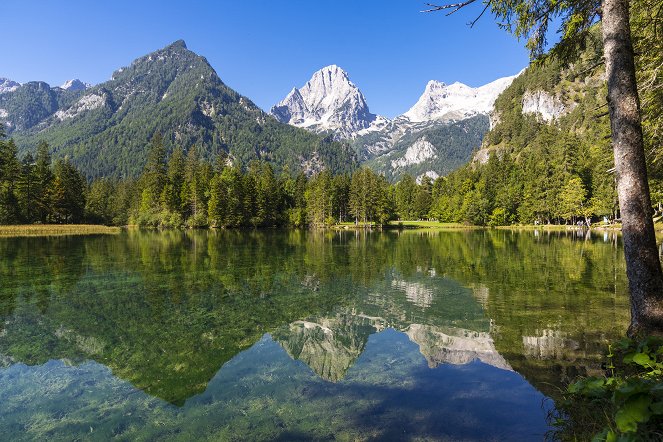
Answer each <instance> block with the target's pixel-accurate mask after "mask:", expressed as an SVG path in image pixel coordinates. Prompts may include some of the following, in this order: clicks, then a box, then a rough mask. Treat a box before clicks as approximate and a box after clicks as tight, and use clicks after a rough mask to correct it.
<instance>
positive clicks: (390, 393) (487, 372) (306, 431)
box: [0, 231, 628, 439]
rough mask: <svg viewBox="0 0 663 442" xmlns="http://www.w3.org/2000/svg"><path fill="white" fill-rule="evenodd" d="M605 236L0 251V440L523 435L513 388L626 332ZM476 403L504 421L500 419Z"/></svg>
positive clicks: (122, 241)
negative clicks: (1, 435) (93, 434)
mask: <svg viewBox="0 0 663 442" xmlns="http://www.w3.org/2000/svg"><path fill="white" fill-rule="evenodd" d="M609 240H610V241H609V242H608V243H607V244H606V243H605V236H604V235H603V236H602V235H598V236H597V235H592V236H589V235H586V234H583V235H579V234H577V233H574V232H550V231H542V232H536V231H535V232H523V233H518V232H512V231H468V232H432V231H431V232H400V233H390V232H386V233H379V232H372V233H371V232H369V233H358V232H323V233H320V232H313V233H307V232H299V231H293V232H267V233H261V232H249V233H241V232H162V233H156V232H151V233H150V232H128V233H126V234H123V235H120V236H117V237H106V236H104V237H72V238H67V237H64V238H47V239H44V238H41V239H40V238H22V239H1V240H0V254H1V255H2V256H3V257H4V259H3V260H2V261H0V280H1V281H2V287H1V288H0V367H4V368H0V391H2V393H0V400H2V401H3V404H7V405H6V406H3V408H2V410H1V411H0V430H2V431H3V432H9V433H8V434H16V435H20V434H25V435H31V437H28V438H43V437H46V436H48V437H59V438H62V439H70V438H72V437H74V436H75V437H79V436H80V435H81V434H85V433H87V432H88V431H89V429H90V428H92V427H93V426H91V425H90V423H91V422H100V426H101V427H103V428H97V429H96V430H95V429H94V428H92V430H93V431H98V432H100V433H98V434H102V435H105V436H108V435H113V434H115V435H122V436H123V437H127V438H134V437H161V436H168V437H174V438H177V437H180V438H182V439H190V438H191V437H195V436H196V435H198V436H199V437H203V436H205V437H207V436H209V434H214V435H215V437H220V438H224V435H225V436H228V438H232V437H231V435H232V434H250V435H251V436H255V437H253V438H255V439H261V438H265V439H273V438H276V437H282V438H285V439H292V438H295V437H298V436H301V437H307V438H311V437H313V438H316V439H325V438H328V437H329V438H331V437H332V436H334V437H336V436H338V435H344V437H347V438H351V439H352V438H358V439H367V438H368V439H370V438H373V437H378V436H383V437H387V436H389V435H392V436H394V435H396V434H399V433H398V432H399V431H401V432H402V431H407V432H408V433H407V434H410V433H411V434H415V435H418V436H420V437H434V438H442V437H443V436H444V437H451V438H455V439H463V438H468V439H473V438H483V437H484V436H487V435H490V434H491V432H493V433H492V434H493V436H494V435H495V434H500V431H504V432H505V433H504V434H505V435H506V434H512V435H521V436H522V435H524V434H532V432H538V433H537V434H541V433H542V432H543V431H545V422H544V417H545V410H542V409H541V407H540V402H541V400H542V398H543V396H542V395H541V393H539V392H537V391H536V390H534V389H533V388H532V387H531V386H530V384H531V385H533V386H534V387H536V388H537V389H538V390H539V391H540V392H543V393H545V394H547V395H552V396H554V394H555V389H556V386H560V385H561V384H562V383H563V382H565V381H567V380H569V379H570V378H572V377H573V376H575V375H577V374H578V373H592V372H596V371H598V370H599V369H600V366H599V363H600V354H601V352H602V350H603V346H604V343H605V342H606V340H608V339H613V338H615V337H617V336H620V335H621V334H622V333H623V331H624V330H625V328H626V325H627V321H628V307H627V299H626V297H625V296H624V293H625V278H624V276H623V275H624V264H623V262H622V252H621V250H620V249H619V247H621V246H620V245H619V244H618V243H617V242H616V240H617V239H616V237H615V238H614V241H613V238H609ZM59 361H64V362H59ZM514 370H515V372H514ZM521 376H524V379H523V377H521ZM449 382H451V384H449V385H447V383H449ZM500 383H502V384H504V385H508V386H509V388H506V387H504V386H503V385H502V384H500ZM474 384H477V385H480V386H481V387H477V388H475V387H476V385H474ZM417 398H419V399H417ZM470 398H471V400H470ZM417 400H418V401H419V402H417ZM491 400H492V401H496V400H497V401H500V403H502V405H503V406H504V408H505V409H508V410H518V413H522V415H521V416H520V417H518V413H516V415H515V417H514V416H511V417H504V416H500V415H499V414H500V413H499V411H498V410H493V408H494V406H492V405H491V406H488V405H487V404H488V403H489V402H490V401H491ZM171 404H172V405H171ZM482 407H486V408H489V409H490V410H483V409H482ZM518 407H520V408H518ZM332 410H334V411H332ZM441 410H442V411H441ZM288 413H290V414H288ZM399 413H400V414H399ZM440 413H443V414H440ZM444 413H446V414H444ZM491 413H492V414H491ZM102 415H103V416H105V417H104V418H103V419H101V418H100V416H102ZM397 415H399V416H401V417H400V418H396V416H397ZM358 416H362V417H363V420H362V419H358ZM473 419H477V422H474V421H473ZM504 419H506V420H504ZM502 420H504V421H503V422H502ZM364 421H370V422H371V424H367V423H366V422H364ZM437 421H441V422H446V424H445V425H442V424H441V423H439V422H437ZM212 422H213V423H212ZM472 422H474V423H472ZM478 422H481V424H478ZM500 422H502V423H500ZM475 427H476V428H475ZM26 428H28V429H29V431H28V432H27V433H22V431H23V430H25V429H26ZM205 429H207V431H208V433H205V431H206V430H205ZM517 429H519V430H518V431H521V432H520V433H519V432H518V431H516V430H517ZM241 431H245V432H246V433H236V432H241ZM482 431H483V433H482ZM523 432H524V433H523ZM527 432H529V433H527ZM400 434H403V433H400ZM482 435H483V436H482ZM514 438H515V437H514Z"/></svg>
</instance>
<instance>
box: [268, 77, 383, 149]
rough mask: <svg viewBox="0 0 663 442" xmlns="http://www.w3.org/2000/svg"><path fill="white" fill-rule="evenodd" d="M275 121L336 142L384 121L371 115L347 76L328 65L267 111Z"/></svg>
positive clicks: (371, 128) (377, 116) (353, 136)
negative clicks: (332, 137)
mask: <svg viewBox="0 0 663 442" xmlns="http://www.w3.org/2000/svg"><path fill="white" fill-rule="evenodd" d="M270 114H272V115H273V116H274V117H275V118H276V119H277V120H279V121H280V122H282V123H288V124H290V125H292V126H296V127H303V128H306V129H308V130H311V131H313V132H316V133H327V132H332V133H333V135H334V137H335V138H337V139H351V138H355V137H356V136H357V135H358V134H360V133H362V132H370V131H373V130H377V129H378V128H380V127H381V126H384V125H385V124H386V123H387V122H388V121H387V119H385V118H384V117H381V116H379V115H375V114H372V113H371V112H370V111H369V109H368V104H366V99H365V98H364V95H363V94H362V93H361V91H360V90H359V88H357V86H355V85H354V83H352V82H351V81H350V77H349V76H348V74H347V72H345V71H344V70H343V69H341V68H340V67H338V66H336V65H331V66H327V67H324V68H322V69H320V70H319V71H317V72H315V73H314V74H313V76H312V77H311V79H310V80H309V81H308V82H307V83H306V84H305V85H304V86H302V87H301V88H300V89H297V88H293V89H292V91H290V93H289V94H288V95H287V96H286V97H285V98H284V99H283V100H282V101H280V102H279V103H278V104H276V105H275V106H273V107H272V109H271V110H270Z"/></svg>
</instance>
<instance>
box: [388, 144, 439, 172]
mask: <svg viewBox="0 0 663 442" xmlns="http://www.w3.org/2000/svg"><path fill="white" fill-rule="evenodd" d="M431 158H437V152H436V150H435V146H433V145H432V144H431V143H430V142H428V140H426V138H425V137H424V138H420V139H418V140H417V141H415V142H414V144H412V145H411V146H410V147H408V148H407V150H406V151H405V155H403V157H401V158H399V159H397V160H392V162H391V167H392V168H394V169H398V168H400V167H405V166H411V165H413V164H420V163H423V162H424V161H426V160H428V159H431Z"/></svg>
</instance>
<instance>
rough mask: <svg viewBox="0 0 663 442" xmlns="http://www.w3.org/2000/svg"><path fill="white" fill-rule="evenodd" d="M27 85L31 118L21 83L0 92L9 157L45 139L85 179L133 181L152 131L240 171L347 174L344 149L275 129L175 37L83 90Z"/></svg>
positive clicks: (350, 163)
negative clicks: (257, 165) (260, 167)
mask: <svg viewBox="0 0 663 442" xmlns="http://www.w3.org/2000/svg"><path fill="white" fill-rule="evenodd" d="M31 88H32V89H35V88H36V89H40V94H41V95H39V96H40V97H41V98H40V99H39V100H37V101H43V102H44V103H45V104H44V105H42V106H41V107H40V108H39V109H38V110H39V112H35V107H34V106H25V103H32V102H34V101H35V100H34V97H35V96H36V92H34V91H31V90H28V89H29V88H27V89H26V85H21V86H20V87H19V88H17V89H16V90H15V91H13V92H11V93H5V94H1V95H0V109H4V110H5V113H4V114H3V115H4V117H2V116H0V120H2V121H3V122H4V123H5V124H6V125H7V127H8V129H9V130H8V132H10V133H9V134H10V136H12V137H13V138H14V139H15V141H16V143H17V146H18V148H19V152H20V153H21V154H25V153H26V152H28V151H31V150H34V148H35V146H36V145H37V143H38V142H39V141H41V140H43V141H47V142H48V143H49V144H50V145H51V146H52V148H53V156H54V158H58V157H65V156H68V157H70V158H71V159H72V161H73V162H74V164H76V166H78V167H79V168H81V169H82V170H83V172H84V173H85V174H86V175H87V176H88V178H94V177H100V176H110V177H127V176H137V175H138V174H139V173H140V171H141V169H142V166H143V164H144V163H145V160H146V150H147V145H148V143H149V140H150V139H151V137H152V136H153V135H154V134H155V133H161V134H162V135H163V138H164V142H165V144H166V147H167V149H168V150H170V149H172V148H173V147H174V146H175V145H179V146H182V147H183V148H184V149H189V148H191V147H192V146H197V148H198V150H199V153H200V155H201V157H203V158H207V159H212V158H213V157H214V156H216V155H217V154H218V153H219V152H221V151H225V152H227V153H228V154H229V156H230V158H231V159H232V160H233V161H234V162H236V163H238V164H242V165H246V164H248V162H250V161H251V160H254V159H260V160H266V161H268V162H271V163H272V164H274V165H275V166H276V167H277V168H282V167H287V168H288V169H289V170H290V171H292V172H297V171H299V170H304V171H305V172H306V173H308V174H310V173H314V172H315V171H316V170H318V169H319V168H321V167H328V168H329V169H330V170H332V171H334V172H342V171H347V170H350V169H351V168H352V167H354V165H355V164H356V160H355V156H354V154H353V153H352V151H351V150H350V149H349V147H348V146H347V145H343V144H341V143H335V142H333V141H332V140H330V139H328V138H324V137H320V136H317V135H314V134H311V133H309V132H308V131H305V130H303V129H297V128H293V127H291V126H288V125H285V124H281V123H279V122H277V121H276V120H275V119H274V118H272V117H270V116H269V115H268V114H266V113H265V112H263V111H262V110H261V109H259V108H258V107H257V106H256V105H255V104H254V103H253V102H252V101H251V100H250V99H248V98H247V97H245V96H243V95H241V94H239V93H238V92H236V91H234V90H232V89H230V88H229V87H228V86H227V85H225V83H223V81H222V80H221V79H220V78H219V76H218V75H217V73H216V71H215V70H214V69H213V68H212V66H211V65H210V64H209V63H208V61H207V59H206V58H205V57H202V56H200V55H198V54H196V53H194V52H192V51H190V50H188V49H187V48H186V43H185V42H184V41H183V40H178V41H176V42H174V43H172V44H170V45H168V46H166V47H164V48H161V49H159V50H157V51H154V52H152V53H149V54H146V55H144V56H142V57H139V58H137V59H135V60H134V61H133V62H132V63H131V64H130V65H129V66H126V67H122V68H119V69H117V70H116V71H115V72H114V73H113V74H112V77H111V79H110V80H109V81H106V82H104V83H101V84H98V85H95V86H93V87H90V88H87V89H85V90H77V91H76V90H64V89H61V88H59V87H55V88H51V87H50V86H48V85H47V84H46V83H43V82H42V83H38V84H37V85H32V86H31ZM22 95H23V96H22ZM10 102H12V103H13V104H12V106H5V104H6V103H10ZM21 106H23V107H21ZM23 108H25V109H23ZM21 109H23V110H24V114H25V115H29V116H30V117H31V118H30V119H29V124H23V123H21V122H22V121H23V120H25V118H20V119H19V118H18V117H19V116H20V115H19V114H18V113H17V111H18V110H21ZM19 120H20V121H19ZM17 122H18V123H21V124H18V123H17Z"/></svg>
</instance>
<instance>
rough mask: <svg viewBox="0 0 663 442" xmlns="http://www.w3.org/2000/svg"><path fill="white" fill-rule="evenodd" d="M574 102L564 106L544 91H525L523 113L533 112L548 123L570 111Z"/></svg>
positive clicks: (573, 106)
mask: <svg viewBox="0 0 663 442" xmlns="http://www.w3.org/2000/svg"><path fill="white" fill-rule="evenodd" d="M575 106H576V104H575V103H573V104H572V105H570V106H566V105H565V104H564V103H562V102H561V101H560V100H559V99H558V98H557V97H554V96H552V95H550V94H548V93H547V92H545V91H534V92H530V91H526V92H525V94H524V95H523V114H535V115H537V116H538V117H539V118H540V119H542V120H543V121H545V122H547V123H549V122H551V121H553V120H557V119H559V118H560V117H562V116H564V115H566V114H567V113H569V112H571V111H572V110H573V108H575Z"/></svg>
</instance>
